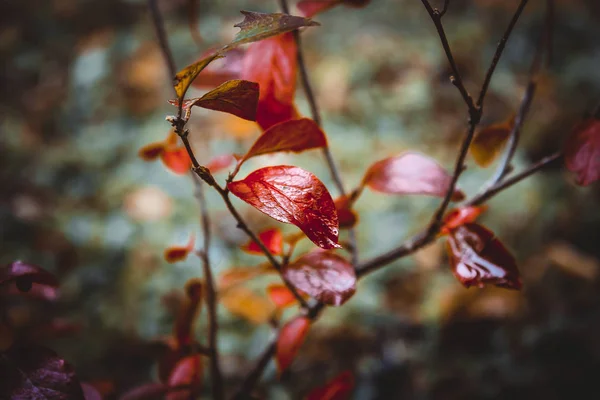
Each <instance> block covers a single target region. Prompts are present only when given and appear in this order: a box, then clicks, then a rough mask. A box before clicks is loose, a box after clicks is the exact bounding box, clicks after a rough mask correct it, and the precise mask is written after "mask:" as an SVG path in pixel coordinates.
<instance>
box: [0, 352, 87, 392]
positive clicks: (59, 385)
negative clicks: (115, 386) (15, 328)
mask: <svg viewBox="0 0 600 400" xmlns="http://www.w3.org/2000/svg"><path fill="white" fill-rule="evenodd" d="M0 399H53V400H83V399H84V397H83V391H82V390H81V383H80V382H79V380H78V379H77V377H76V376H75V371H74V370H73V368H72V367H71V366H70V365H69V364H68V363H67V362H66V361H65V360H63V359H61V358H60V357H58V356H57V355H56V353H54V352H53V351H52V350H50V349H47V348H45V347H42V346H38V345H33V344H29V345H15V346H13V347H11V348H10V349H8V350H7V351H5V352H3V353H2V354H0Z"/></svg>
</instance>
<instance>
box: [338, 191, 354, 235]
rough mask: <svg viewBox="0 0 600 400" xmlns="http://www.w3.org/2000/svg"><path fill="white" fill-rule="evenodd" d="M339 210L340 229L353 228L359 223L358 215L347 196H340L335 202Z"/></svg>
mask: <svg viewBox="0 0 600 400" xmlns="http://www.w3.org/2000/svg"><path fill="white" fill-rule="evenodd" d="M334 203H335V208H336V209H337V213H338V219H339V221H340V229H344V228H352V227H353V226H354V225H356V223H357V222H358V215H357V214H356V212H355V211H354V210H353V209H352V208H351V207H352V204H350V200H349V199H348V197H347V196H340V197H338V198H337V199H335V201H334Z"/></svg>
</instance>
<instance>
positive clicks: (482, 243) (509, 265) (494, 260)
mask: <svg viewBox="0 0 600 400" xmlns="http://www.w3.org/2000/svg"><path fill="white" fill-rule="evenodd" d="M446 248H447V250H448V258H449V262H450V267H451V268H452V272H453V273H454V276H455V277H456V278H457V279H458V280H459V281H460V282H461V283H462V284H463V285H464V286H465V287H470V286H479V287H483V286H484V285H485V284H492V285H496V286H500V287H504V288H507V289H520V288H521V278H520V275H519V270H518V269H517V264H516V262H515V258H514V257H513V256H512V254H510V252H509V251H508V250H507V249H506V247H504V245H503V244H502V243H501V242H500V241H499V240H498V239H497V238H496V236H495V235H494V233H493V232H491V231H490V230H488V229H487V228H485V227H483V226H481V225H479V224H476V223H467V224H464V225H461V226H459V227H458V228H456V229H454V230H453V231H452V232H451V233H450V235H449V236H448V242H447V246H446Z"/></svg>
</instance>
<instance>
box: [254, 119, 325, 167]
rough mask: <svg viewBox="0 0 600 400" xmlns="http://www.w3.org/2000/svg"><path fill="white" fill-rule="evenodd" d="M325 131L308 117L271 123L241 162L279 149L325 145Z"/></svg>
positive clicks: (297, 149) (305, 148)
mask: <svg viewBox="0 0 600 400" xmlns="http://www.w3.org/2000/svg"><path fill="white" fill-rule="evenodd" d="M326 146H327V139H326V138H325V133H323V131H322V130H321V128H319V126H318V125H317V124H316V123H315V121H313V120H312V119H310V118H301V119H292V120H288V121H284V122H281V123H279V124H277V125H273V126H272V127H270V128H269V129H267V130H266V131H265V133H263V134H262V135H261V136H260V137H259V138H258V139H257V140H256V142H254V144H253V145H252V147H251V148H250V150H248V153H246V155H245V156H244V158H243V159H242V162H244V161H245V160H247V159H249V158H250V157H255V156H259V155H261V154H268V153H276V152H280V151H293V152H295V153H299V152H301V151H304V150H310V149H316V148H319V147H326Z"/></svg>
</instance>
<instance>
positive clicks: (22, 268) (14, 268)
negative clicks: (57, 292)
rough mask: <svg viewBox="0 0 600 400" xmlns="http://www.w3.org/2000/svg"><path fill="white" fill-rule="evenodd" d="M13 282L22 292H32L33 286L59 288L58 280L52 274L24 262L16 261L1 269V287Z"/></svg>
mask: <svg viewBox="0 0 600 400" xmlns="http://www.w3.org/2000/svg"><path fill="white" fill-rule="evenodd" d="M12 282H14V283H15V284H16V287H17V289H18V290H19V291H20V292H28V291H30V290H31V288H32V286H33V284H39V285H43V286H45V287H48V286H49V287H51V288H56V287H58V280H57V279H56V277H55V276H54V275H52V274H51V273H50V272H48V271H46V270H44V269H42V268H40V267H36V266H35V265H31V264H26V263H24V262H22V261H15V262H13V263H11V264H8V265H7V266H5V267H4V268H0V285H4V284H8V283H12Z"/></svg>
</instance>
